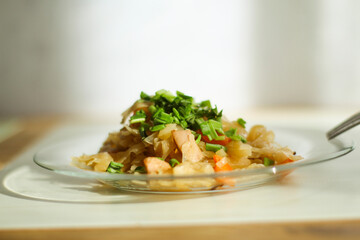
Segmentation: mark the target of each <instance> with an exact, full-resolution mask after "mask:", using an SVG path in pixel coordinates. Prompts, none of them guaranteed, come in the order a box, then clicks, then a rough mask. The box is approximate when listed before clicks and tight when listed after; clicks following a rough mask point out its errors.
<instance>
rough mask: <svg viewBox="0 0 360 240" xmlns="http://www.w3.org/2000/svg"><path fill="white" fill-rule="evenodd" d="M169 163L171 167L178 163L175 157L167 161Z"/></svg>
mask: <svg viewBox="0 0 360 240" xmlns="http://www.w3.org/2000/svg"><path fill="white" fill-rule="evenodd" d="M169 163H170V166H171V167H175V165H178V164H180V163H179V161H178V160H176V159H175V158H172V159H170V162H169Z"/></svg>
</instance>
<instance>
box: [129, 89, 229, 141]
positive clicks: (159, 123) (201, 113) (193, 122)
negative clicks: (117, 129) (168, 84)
mask: <svg viewBox="0 0 360 240" xmlns="http://www.w3.org/2000/svg"><path fill="white" fill-rule="evenodd" d="M140 98H141V99H142V101H148V102H151V105H150V106H149V108H148V109H149V113H150V114H151V115H150V116H149V118H147V116H146V114H145V112H143V111H142V110H140V111H142V112H140V111H138V112H136V113H135V114H134V116H132V117H131V118H130V123H131V124H132V123H147V124H148V126H146V127H144V126H143V127H141V126H140V127H139V128H141V129H139V130H140V132H142V133H140V134H141V136H142V137H144V136H146V131H147V130H148V129H150V130H151V131H153V132H155V131H159V130H161V129H163V128H165V125H166V124H170V123H176V124H179V125H181V127H182V128H184V129H191V130H199V129H200V130H201V131H202V133H203V135H206V136H208V137H209V139H211V140H212V139H215V140H222V139H224V138H225V136H222V135H224V131H223V129H222V124H221V117H222V111H220V112H219V111H218V109H217V107H216V106H215V108H212V106H211V103H210V101H209V100H205V101H202V102H201V103H200V104H195V103H194V102H193V101H194V100H193V98H192V97H191V96H187V95H185V94H184V93H182V92H179V91H177V92H176V96H174V95H173V94H171V92H169V91H167V90H164V89H162V90H159V91H157V92H156V93H155V95H154V96H150V95H148V94H146V93H144V92H141V94H140Z"/></svg>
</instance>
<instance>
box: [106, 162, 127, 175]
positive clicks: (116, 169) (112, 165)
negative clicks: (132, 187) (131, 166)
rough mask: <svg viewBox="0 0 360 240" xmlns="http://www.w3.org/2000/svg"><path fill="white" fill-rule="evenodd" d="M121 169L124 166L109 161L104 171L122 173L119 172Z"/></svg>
mask: <svg viewBox="0 0 360 240" xmlns="http://www.w3.org/2000/svg"><path fill="white" fill-rule="evenodd" d="M123 167H124V164H122V163H117V162H114V161H111V162H110V164H109V166H108V168H107V169H106V171H107V172H109V173H123V172H122V171H121V169H122V168H123Z"/></svg>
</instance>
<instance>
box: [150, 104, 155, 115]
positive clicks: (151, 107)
mask: <svg viewBox="0 0 360 240" xmlns="http://www.w3.org/2000/svg"><path fill="white" fill-rule="evenodd" d="M156 110H157V109H156V107H155V106H154V105H151V106H150V107H149V112H150V113H151V114H154V113H155V112H156Z"/></svg>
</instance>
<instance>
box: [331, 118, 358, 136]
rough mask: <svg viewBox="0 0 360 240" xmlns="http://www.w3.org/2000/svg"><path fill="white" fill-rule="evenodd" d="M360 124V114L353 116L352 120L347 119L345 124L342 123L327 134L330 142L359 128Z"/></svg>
mask: <svg viewBox="0 0 360 240" xmlns="http://www.w3.org/2000/svg"><path fill="white" fill-rule="evenodd" d="M359 124H360V112H359V113H356V114H354V115H352V116H351V117H350V118H348V119H346V120H345V121H344V122H342V123H340V124H339V125H337V126H336V127H334V128H333V129H331V130H330V131H328V132H327V133H326V136H327V138H328V140H331V139H333V138H335V137H337V136H339V135H340V134H342V133H343V132H345V131H347V130H349V129H351V128H353V127H355V126H357V125H359Z"/></svg>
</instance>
